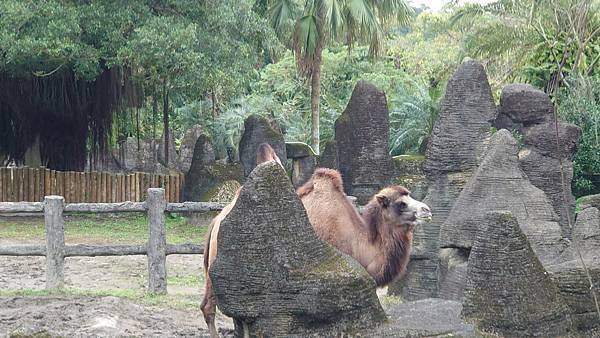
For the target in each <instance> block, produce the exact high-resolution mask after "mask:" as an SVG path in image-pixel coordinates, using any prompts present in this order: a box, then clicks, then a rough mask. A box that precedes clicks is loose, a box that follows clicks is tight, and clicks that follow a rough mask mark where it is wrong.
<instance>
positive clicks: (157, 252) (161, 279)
mask: <svg viewBox="0 0 600 338" xmlns="http://www.w3.org/2000/svg"><path fill="white" fill-rule="evenodd" d="M146 207H147V208H148V228H149V231H150V237H149V238H148V291H149V292H151V293H160V294H166V293H167V269H166V263H167V255H166V253H167V251H166V249H167V238H166V230H165V210H166V208H167V201H166V199H165V190H164V189H157V188H151V189H148V199H147V200H146Z"/></svg>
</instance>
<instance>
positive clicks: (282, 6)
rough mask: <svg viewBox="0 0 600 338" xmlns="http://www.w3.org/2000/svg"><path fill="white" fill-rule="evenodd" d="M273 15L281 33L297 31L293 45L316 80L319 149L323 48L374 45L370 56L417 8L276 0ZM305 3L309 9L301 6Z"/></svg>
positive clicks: (383, 0)
mask: <svg viewBox="0 0 600 338" xmlns="http://www.w3.org/2000/svg"><path fill="white" fill-rule="evenodd" d="M269 3H270V8H269V19H270V22H271V24H272V26H273V28H274V29H275V31H276V32H277V33H278V34H279V35H280V37H283V38H285V37H286V35H287V37H289V34H291V35H292V39H291V42H292V43H291V46H290V47H291V48H292V49H293V50H294V54H295V55H296V62H297V65H298V68H299V70H300V72H301V73H302V74H303V75H304V76H305V77H306V78H307V79H308V80H310V89H311V90H310V108H311V120H312V123H311V127H312V130H311V134H312V135H311V143H312V147H313V149H314V151H315V152H316V153H317V154H318V153H319V98H320V94H321V64H322V53H323V48H324V47H325V45H326V44H327V43H328V42H340V43H343V44H345V45H347V46H348V48H349V49H350V48H352V46H353V45H354V44H356V43H361V42H362V43H368V44H369V47H370V48H369V55H370V56H371V57H377V56H378V55H379V54H380V53H381V51H382V50H383V33H384V32H383V27H384V25H385V24H386V23H389V22H390V21H391V20H393V19H395V20H397V22H398V23H399V24H406V23H407V22H408V20H409V19H410V18H411V16H412V12H413V10H412V8H411V7H410V6H409V5H408V4H407V3H406V1H405V0H302V1H301V3H299V0H273V1H270V2H269ZM302 3H303V4H304V6H303V9H302V10H299V7H301V5H302Z"/></svg>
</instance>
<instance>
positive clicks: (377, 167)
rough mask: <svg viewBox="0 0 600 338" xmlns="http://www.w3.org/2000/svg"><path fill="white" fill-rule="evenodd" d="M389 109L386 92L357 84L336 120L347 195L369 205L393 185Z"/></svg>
mask: <svg viewBox="0 0 600 338" xmlns="http://www.w3.org/2000/svg"><path fill="white" fill-rule="evenodd" d="M389 126H390V123H389V112H388V109H387V100H386V97H385V93H384V92H383V91H380V90H379V89H377V88H376V87H375V86H373V85H371V84H369V83H368V82H366V81H359V82H358V83H357V84H356V87H354V91H353V92H352V96H351V97H350V101H349V102H348V105H347V106H346V109H345V110H344V112H343V113H342V114H341V115H340V117H338V118H337V120H336V121H335V142H336V146H337V158H338V165H339V171H340V172H341V174H342V179H343V181H344V189H345V190H346V194H348V195H353V196H356V198H357V200H358V203H359V204H366V203H367V202H368V201H369V199H370V198H371V197H372V196H373V194H375V193H376V192H377V191H379V190H380V189H382V188H383V187H384V186H385V185H387V184H389V180H390V172H391V171H392V162H391V157H390V155H389V154H388V149H389Z"/></svg>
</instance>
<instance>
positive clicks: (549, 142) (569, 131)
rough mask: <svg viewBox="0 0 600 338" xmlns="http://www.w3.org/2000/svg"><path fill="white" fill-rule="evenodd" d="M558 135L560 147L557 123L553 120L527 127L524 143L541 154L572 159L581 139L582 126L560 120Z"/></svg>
mask: <svg viewBox="0 0 600 338" xmlns="http://www.w3.org/2000/svg"><path fill="white" fill-rule="evenodd" d="M558 137H559V145H560V147H559V148H558V149H557V147H556V125H555V123H554V121H551V122H546V123H542V124H536V125H533V126H531V127H529V128H526V129H525V130H524V132H523V143H524V144H525V147H526V148H534V149H535V150H536V151H537V152H538V153H540V154H541V155H544V156H548V157H552V158H555V159H559V158H560V159H568V160H572V159H573V155H574V154H575V152H576V151H577V145H578V144H579V140H580V139H581V128H579V127H578V126H576V125H574V124H571V123H565V122H562V121H559V122H558ZM559 149H560V151H559Z"/></svg>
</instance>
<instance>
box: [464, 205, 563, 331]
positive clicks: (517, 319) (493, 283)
mask: <svg viewBox="0 0 600 338" xmlns="http://www.w3.org/2000/svg"><path fill="white" fill-rule="evenodd" d="M467 276H468V277H467V284H466V287H465V298H464V300H463V310H462V314H463V316H465V318H467V319H468V320H471V321H473V322H475V323H476V326H477V328H478V329H480V330H483V331H486V332H490V333H496V334H499V335H501V336H506V337H529V336H538V337H549V336H566V335H567V333H568V332H569V330H570V318H569V315H568V308H567V306H566V305H565V303H564V301H563V299H562V298H561V296H560V293H559V291H558V288H557V287H556V285H555V284H554V283H553V282H552V280H551V278H550V276H549V275H548V274H547V273H546V270H544V267H543V266H542V264H541V263H540V261H539V260H538V259H537V257H536V255H535V253H534V252H533V250H532V249H531V247H530V246H529V243H528V241H527V237H526V236H525V234H524V233H523V232H522V231H521V229H520V228H519V223H517V219H516V218H515V217H513V216H512V215H511V214H510V212H490V213H488V214H487V215H486V217H485V219H484V220H483V223H482V227H481V229H479V230H478V231H477V236H476V238H475V241H474V243H473V249H472V250H471V254H470V256H469V263H468V268H467Z"/></svg>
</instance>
